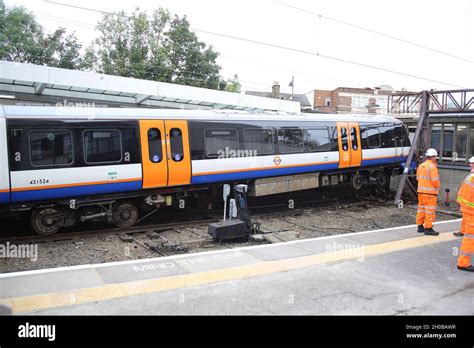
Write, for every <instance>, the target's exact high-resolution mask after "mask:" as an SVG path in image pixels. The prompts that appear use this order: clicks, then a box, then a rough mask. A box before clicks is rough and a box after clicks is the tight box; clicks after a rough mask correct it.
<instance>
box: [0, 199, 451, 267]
mask: <svg viewBox="0 0 474 348" xmlns="http://www.w3.org/2000/svg"><path fill="white" fill-rule="evenodd" d="M442 211H444V212H458V209H457V206H455V205H454V206H451V207H445V206H441V205H440V207H439V209H438V214H437V221H441V220H450V219H455V218H456V217H455V216H452V215H448V214H445V213H441V212H442ZM415 216H416V206H414V205H408V206H405V207H404V208H403V209H398V208H397V207H395V206H393V205H384V204H382V203H381V204H376V203H369V204H366V205H362V206H361V205H355V206H352V205H340V206H336V207H331V208H327V209H324V208H309V209H306V210H304V211H299V212H298V213H297V214H291V213H289V212H285V213H284V214H281V215H279V216H275V215H273V216H264V215H263V216H258V215H256V216H253V218H254V219H255V221H257V222H259V223H260V224H261V229H262V231H263V232H265V233H269V232H280V231H289V233H290V234H291V235H292V236H293V237H294V238H297V239H298V238H299V239H306V238H315V237H322V236H329V235H333V234H343V233H353V232H359V231H367V230H376V229H383V228H390V227H396V226H404V225H412V224H414V223H415ZM413 232H414V233H416V231H415V230H414V231H413ZM127 236H128V241H124V240H123V239H122V237H123V235H100V236H97V237H82V238H79V237H75V238H72V239H67V240H57V241H54V242H45V243H40V244H37V245H38V247H37V255H36V257H32V258H30V259H27V258H1V259H0V272H1V273H6V272H17V271H26V270H35V269H43V268H54V267H62V266H72V265H83V264H96V263H105V262H114V261H124V260H134V259H146V258H155V257H160V256H166V255H172V254H177V253H186V252H187V253H191V252H200V251H208V250H217V249H226V248H234V247H241V246H249V245H256V244H259V243H268V242H267V241H261V242H257V241H250V242H248V243H242V242H227V243H224V244H219V243H213V242H209V241H204V240H206V239H209V236H208V234H207V225H197V226H191V227H189V226H183V227H176V228H173V229H171V230H165V231H160V232H153V231H149V232H147V233H136V234H133V235H131V236H130V235H127ZM130 237H132V238H130ZM150 247H151V248H155V250H156V251H153V250H151V249H150Z"/></svg>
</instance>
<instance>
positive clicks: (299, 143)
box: [278, 128, 304, 153]
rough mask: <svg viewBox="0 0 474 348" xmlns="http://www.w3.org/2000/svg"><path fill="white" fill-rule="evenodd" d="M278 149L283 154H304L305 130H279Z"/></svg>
mask: <svg viewBox="0 0 474 348" xmlns="http://www.w3.org/2000/svg"><path fill="white" fill-rule="evenodd" d="M278 147H279V149H280V152H281V153H293V152H303V151H304V141H303V130H301V129H296V128H293V129H292V128H282V129H279V130H278Z"/></svg>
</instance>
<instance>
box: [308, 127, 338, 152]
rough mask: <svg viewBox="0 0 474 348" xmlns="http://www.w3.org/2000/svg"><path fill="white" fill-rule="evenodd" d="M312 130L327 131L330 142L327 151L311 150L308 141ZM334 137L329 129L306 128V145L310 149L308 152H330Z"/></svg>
mask: <svg viewBox="0 0 474 348" xmlns="http://www.w3.org/2000/svg"><path fill="white" fill-rule="evenodd" d="M312 130H326V131H327V134H328V138H327V139H328V140H329V142H328V143H327V148H326V149H322V150H311V148H310V146H309V141H308V131H312ZM332 141H333V139H332V136H331V134H330V132H329V127H311V128H306V129H305V143H306V145H307V147H308V151H309V152H329V151H331V145H332Z"/></svg>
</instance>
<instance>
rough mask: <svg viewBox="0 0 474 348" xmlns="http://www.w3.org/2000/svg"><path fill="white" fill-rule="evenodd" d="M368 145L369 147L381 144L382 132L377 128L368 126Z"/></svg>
mask: <svg viewBox="0 0 474 348" xmlns="http://www.w3.org/2000/svg"><path fill="white" fill-rule="evenodd" d="M367 145H368V146H369V148H376V147H380V146H381V141H380V132H379V130H378V129H377V128H367Z"/></svg>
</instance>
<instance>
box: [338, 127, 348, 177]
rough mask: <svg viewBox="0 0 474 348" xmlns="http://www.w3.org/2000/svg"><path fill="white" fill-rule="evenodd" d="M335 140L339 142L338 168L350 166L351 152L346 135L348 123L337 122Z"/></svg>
mask: <svg viewBox="0 0 474 348" xmlns="http://www.w3.org/2000/svg"><path fill="white" fill-rule="evenodd" d="M336 125H337V142H338V144H339V168H347V167H350V166H351V152H350V144H349V136H348V132H349V130H348V124H347V123H346V122H337V123H336Z"/></svg>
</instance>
